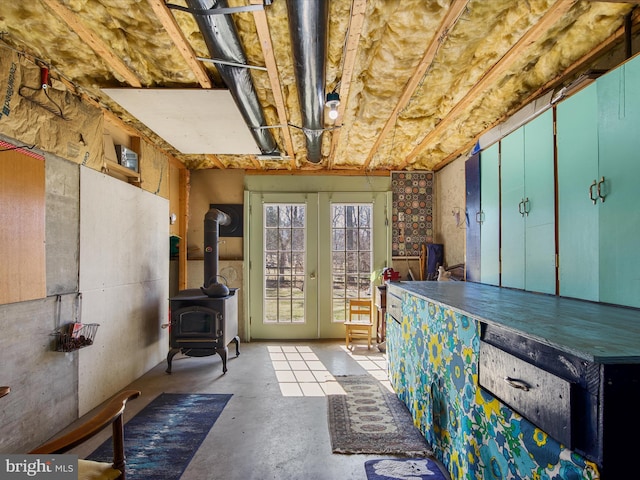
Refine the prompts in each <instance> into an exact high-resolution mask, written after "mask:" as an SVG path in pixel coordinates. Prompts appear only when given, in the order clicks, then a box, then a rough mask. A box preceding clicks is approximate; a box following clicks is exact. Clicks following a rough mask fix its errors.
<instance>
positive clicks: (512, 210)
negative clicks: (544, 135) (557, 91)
mask: <svg viewBox="0 0 640 480" xmlns="http://www.w3.org/2000/svg"><path fill="white" fill-rule="evenodd" d="M500 145H501V158H500V171H501V174H500V191H501V199H500V214H501V218H502V225H501V231H500V258H501V262H502V263H501V270H502V286H504V287H512V288H520V289H524V287H525V285H524V248H525V244H524V127H520V128H518V129H517V130H516V131H514V132H512V133H510V134H509V135H507V136H506V137H504V138H503V139H502V140H501V142H500Z"/></svg>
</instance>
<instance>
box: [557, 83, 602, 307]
mask: <svg viewBox="0 0 640 480" xmlns="http://www.w3.org/2000/svg"><path fill="white" fill-rule="evenodd" d="M556 132H557V133H556V144H557V151H558V256H559V271H558V277H559V284H560V286H559V294H560V295H561V296H564V297H573V298H582V299H585V300H592V301H598V300H599V293H598V281H599V275H600V274H599V265H600V261H599V234H598V232H599V227H598V212H599V209H598V205H597V204H596V203H594V202H593V201H592V200H591V199H590V198H589V193H591V195H592V197H597V193H596V189H595V185H593V184H594V182H596V183H597V181H596V178H597V177H598V93H597V84H596V83H592V84H591V85H589V86H588V87H586V88H584V89H583V90H581V91H579V92H578V93H576V94H574V95H573V96H571V97H569V98H567V99H566V100H564V101H562V102H560V103H559V104H558V106H557V108H556Z"/></svg>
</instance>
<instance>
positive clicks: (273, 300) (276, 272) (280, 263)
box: [263, 203, 306, 323]
mask: <svg viewBox="0 0 640 480" xmlns="http://www.w3.org/2000/svg"><path fill="white" fill-rule="evenodd" d="M263 218H264V264H263V269H264V274H263V275H264V288H263V298H264V322H265V323H304V321H305V312H304V283H305V250H306V248H305V246H306V241H305V231H306V205H305V204H303V203H298V204H278V203H265V204H264V206H263Z"/></svg>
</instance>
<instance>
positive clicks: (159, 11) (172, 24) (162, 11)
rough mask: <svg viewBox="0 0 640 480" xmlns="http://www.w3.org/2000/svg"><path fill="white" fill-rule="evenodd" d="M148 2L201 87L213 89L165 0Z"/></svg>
mask: <svg viewBox="0 0 640 480" xmlns="http://www.w3.org/2000/svg"><path fill="white" fill-rule="evenodd" d="M148 1H149V5H151V8H152V9H153V11H154V12H155V14H156V17H158V20H160V23H162V26H163V27H164V29H165V30H166V32H167V34H169V37H171V40H172V41H173V43H174V45H175V46H176V48H177V49H178V51H179V52H180V53H181V54H182V56H183V58H184V60H185V61H186V62H187V65H188V66H189V68H190V69H191V71H192V72H193V74H194V75H195V77H196V79H197V80H198V83H199V84H200V86H201V87H202V88H213V83H212V82H211V79H210V78H209V76H208V75H207V71H206V69H205V68H204V66H203V65H202V62H200V60H198V59H197V58H196V57H197V55H196V53H195V52H194V51H193V48H191V45H190V44H189V42H188V41H187V39H186V38H185V36H184V33H182V30H181V29H180V26H179V25H178V22H176V19H175V17H174V16H173V14H172V13H171V12H170V11H169V9H168V8H167V6H166V4H165V2H164V0H148Z"/></svg>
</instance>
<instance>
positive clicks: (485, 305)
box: [387, 281, 640, 364]
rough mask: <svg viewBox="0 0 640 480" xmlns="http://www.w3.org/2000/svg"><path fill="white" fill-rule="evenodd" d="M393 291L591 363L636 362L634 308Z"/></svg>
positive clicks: (398, 285)
mask: <svg viewBox="0 0 640 480" xmlns="http://www.w3.org/2000/svg"><path fill="white" fill-rule="evenodd" d="M396 289H401V290H405V291H407V292H409V293H411V294H413V295H415V296H417V297H421V298H423V299H425V300H428V301H431V302H433V303H436V304H439V305H442V306H446V307H449V308H451V309H453V310H454V311H457V312H459V313H461V314H463V315H466V316H468V317H473V318H475V319H476V320H479V321H481V322H484V323H487V324H489V325H497V326H501V327H503V328H505V329H507V330H510V331H514V332H516V333H519V334H521V335H523V336H525V337H527V338H531V339H533V340H536V341H538V342H540V343H543V344H546V345H550V346H552V347H554V348H557V349H559V350H561V351H564V352H567V353H571V354H573V355H576V356H577V357H579V358H583V359H585V360H588V361H591V362H596V363H605V364H606V363H612V364H613V363H615V364H621V363H632V364H636V363H640V310H638V309H634V308H627V307H620V306H614V305H607V304H602V303H597V302H588V301H583V300H576V299H570V298H563V297H558V296H554V295H546V294H540V293H533V292H525V291H522V290H513V289H509V288H501V287H495V286H492V285H484V284H479V283H470V282H435V281H417V282H409V281H406V282H405V281H402V282H391V283H389V284H388V288H387V291H388V292H390V293H394V290H396ZM395 293H396V295H397V294H398V293H399V292H397V290H396V292H395Z"/></svg>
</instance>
